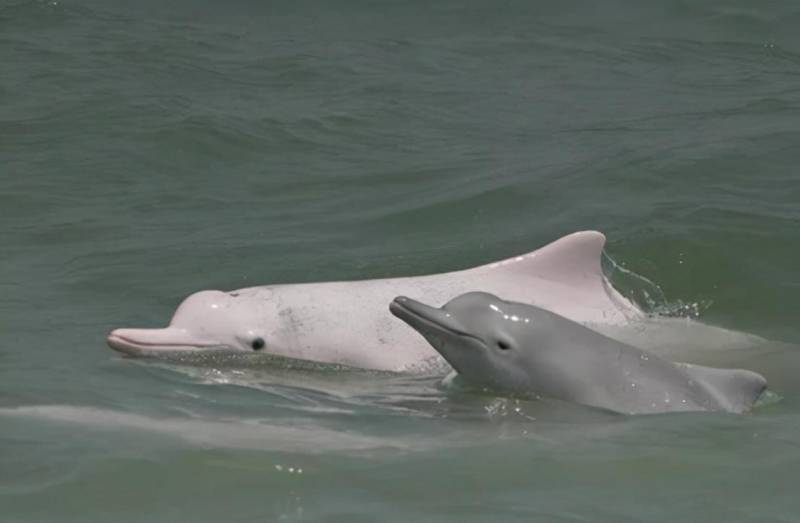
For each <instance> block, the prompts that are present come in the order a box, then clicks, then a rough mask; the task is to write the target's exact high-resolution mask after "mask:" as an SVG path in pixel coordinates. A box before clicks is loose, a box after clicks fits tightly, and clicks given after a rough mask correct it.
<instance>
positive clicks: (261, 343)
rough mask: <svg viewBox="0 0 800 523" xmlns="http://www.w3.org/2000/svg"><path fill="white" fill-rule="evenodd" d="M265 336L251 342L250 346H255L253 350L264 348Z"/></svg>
mask: <svg viewBox="0 0 800 523" xmlns="http://www.w3.org/2000/svg"><path fill="white" fill-rule="evenodd" d="M264 345H266V343H264V338H256V339H254V340H253V341H252V342H251V343H250V346H251V347H253V350H261V349H263V348H264Z"/></svg>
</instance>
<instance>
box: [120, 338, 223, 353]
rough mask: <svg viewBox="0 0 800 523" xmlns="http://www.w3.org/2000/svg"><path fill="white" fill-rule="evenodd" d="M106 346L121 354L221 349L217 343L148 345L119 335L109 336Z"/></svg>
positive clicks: (163, 343)
mask: <svg viewBox="0 0 800 523" xmlns="http://www.w3.org/2000/svg"><path fill="white" fill-rule="evenodd" d="M106 341H107V342H108V344H109V345H110V346H111V348H114V349H117V350H121V351H123V352H126V351H130V350H148V349H150V350H161V349H163V350H181V349H183V350H198V349H210V348H214V347H221V345H220V344H218V343H208V344H199V343H174V342H162V343H148V342H146V341H141V340H135V339H132V338H128V337H125V336H120V335H119V334H109V335H108V338H107V339H106Z"/></svg>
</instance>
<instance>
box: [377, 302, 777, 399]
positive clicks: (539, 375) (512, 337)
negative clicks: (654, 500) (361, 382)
mask: <svg viewBox="0 0 800 523" xmlns="http://www.w3.org/2000/svg"><path fill="white" fill-rule="evenodd" d="M389 308H390V310H391V312H392V314H394V315H395V316H397V317H398V318H400V319H401V320H403V321H404V322H406V323H407V324H408V325H410V326H411V327H413V328H414V329H416V330H417V331H418V332H419V333H420V334H421V335H422V336H423V337H424V338H425V339H426V340H427V341H428V342H429V343H430V344H431V345H432V346H433V347H434V348H435V349H436V350H437V351H438V352H439V353H440V354H441V355H442V356H443V357H444V358H445V359H446V360H447V361H448V362H449V363H450V365H452V366H453V368H454V369H455V371H456V372H457V373H458V374H460V375H461V376H463V378H464V379H465V380H467V381H469V382H472V383H476V384H480V385H484V386H489V387H491V388H495V389H500V390H506V391H511V392H521V393H530V394H535V395H540V396H545V397H550V398H555V399H561V400H566V401H571V402H574V403H581V404H584V405H589V406H593V407H599V408H603V409H608V410H612V411H617V412H623V413H628V414H644V413H660V412H674V411H728V412H736V413H739V412H743V411H746V410H748V409H749V408H751V407H752V405H753V403H754V402H755V401H756V399H757V398H758V397H759V396H760V395H761V393H762V392H763V391H764V389H765V388H766V380H765V379H764V378H763V377H762V376H761V375H759V374H756V373H755V372H750V371H747V370H738V369H737V370H729V369H717V368H711V367H701V366H695V365H687V364H676V363H672V362H669V361H667V360H664V359H661V358H659V357H657V356H655V355H653V354H650V353H647V352H645V351H643V350H640V349H637V348H636V347H633V346H631V345H627V344H624V343H622V342H619V341H616V340H613V339H611V338H608V337H606V336H604V335H602V334H600V333H598V332H595V331H593V330H591V329H588V328H586V327H584V326H583V325H580V324H579V323H576V322H574V321H571V320H568V319H566V318H564V317H562V316H559V315H558V314H555V313H553V312H550V311H547V310H544V309H542V308H540V307H536V306H533V305H528V304H524V303H516V302H509V301H505V300H502V299H500V298H498V297H497V296H494V295H492V294H488V293H484V292H470V293H466V294H463V295H461V296H458V297H456V298H454V299H452V300H451V301H449V302H448V303H446V304H445V305H444V306H443V307H442V308H440V309H438V308H434V307H430V306H428V305H425V304H423V303H420V302H419V301H415V300H413V299H411V298H406V297H402V296H401V297H398V298H395V300H394V301H393V302H392V303H391V304H390V306H389Z"/></svg>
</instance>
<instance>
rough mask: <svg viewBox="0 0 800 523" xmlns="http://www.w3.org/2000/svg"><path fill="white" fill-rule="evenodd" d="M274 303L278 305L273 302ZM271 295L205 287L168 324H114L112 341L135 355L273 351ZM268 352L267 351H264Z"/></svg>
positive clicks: (112, 344) (192, 296)
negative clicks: (262, 297) (128, 326)
mask: <svg viewBox="0 0 800 523" xmlns="http://www.w3.org/2000/svg"><path fill="white" fill-rule="evenodd" d="M272 308H274V307H272ZM268 309H270V301H269V300H253V299H248V297H247V296H240V294H239V292H231V293H227V292H222V291H201V292H197V293H195V294H192V295H191V296H189V297H188V298H186V299H185V300H184V301H183V303H181V304H180V306H179V307H178V308H177V310H176V311H175V314H174V315H173V317H172V320H171V321H170V324H169V326H168V327H166V328H163V329H115V330H113V331H112V332H111V333H110V334H109V335H108V338H107V341H108V345H109V346H110V347H111V348H112V349H115V350H118V351H120V352H122V353H125V354H130V355H148V354H157V353H159V352H167V351H169V352H175V351H182V352H197V351H212V350H218V351H248V352H253V351H261V350H265V349H267V348H268V347H269V349H270V350H269V352H278V353H280V352H281V351H280V350H274V349H275V347H274V344H275V342H276V341H277V340H275V332H274V331H273V330H272V329H270V328H269V325H268V323H267V322H266V321H265V320H267V319H269V318H270V317H272V318H276V317H277V316H278V314H277V312H276V311H274V310H268ZM265 352H266V351H265Z"/></svg>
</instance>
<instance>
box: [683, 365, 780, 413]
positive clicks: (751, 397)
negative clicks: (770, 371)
mask: <svg viewBox="0 0 800 523" xmlns="http://www.w3.org/2000/svg"><path fill="white" fill-rule="evenodd" d="M675 365H676V366H677V367H678V368H679V369H680V370H681V371H682V372H683V373H684V374H686V375H687V376H688V377H689V378H690V379H692V380H694V381H696V382H697V383H699V384H701V385H702V386H703V387H704V388H705V389H706V391H708V393H709V394H710V395H711V396H712V397H713V398H714V399H715V400H716V401H717V403H719V406H720V407H721V408H722V409H723V410H726V411H729V412H736V413H741V412H745V411H747V410H749V409H750V408H752V406H753V404H754V403H755V402H756V400H758V398H759V396H761V394H762V393H763V392H764V390H765V389H766V388H767V380H766V379H765V378H764V376H762V375H761V374H758V373H756V372H752V371H749V370H744V369H718V368H714V367H704V366H702V365H689V364H686V363H676V364H675Z"/></svg>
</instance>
